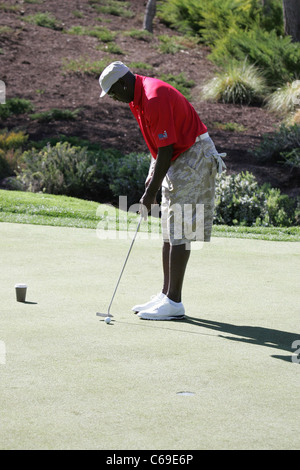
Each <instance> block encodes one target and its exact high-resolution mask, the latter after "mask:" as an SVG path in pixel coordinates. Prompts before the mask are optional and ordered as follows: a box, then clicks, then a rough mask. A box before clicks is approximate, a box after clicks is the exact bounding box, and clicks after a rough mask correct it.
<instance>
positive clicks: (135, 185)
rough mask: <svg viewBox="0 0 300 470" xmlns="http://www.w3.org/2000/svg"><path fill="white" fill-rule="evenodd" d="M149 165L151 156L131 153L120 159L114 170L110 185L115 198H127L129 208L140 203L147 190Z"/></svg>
mask: <svg viewBox="0 0 300 470" xmlns="http://www.w3.org/2000/svg"><path fill="white" fill-rule="evenodd" d="M149 164H150V159H149V155H148V154H144V153H130V154H129V155H125V156H123V157H122V158H120V160H119V161H118V164H117V165H115V166H114V168H112V173H111V183H110V185H109V187H110V189H111V191H112V193H113V195H114V197H115V198H117V197H118V196H120V195H122V196H127V203H128V206H131V205H132V204H134V203H137V202H139V200H140V198H141V196H142V195H143V193H144V190H145V180H146V177H147V174H148V170H149Z"/></svg>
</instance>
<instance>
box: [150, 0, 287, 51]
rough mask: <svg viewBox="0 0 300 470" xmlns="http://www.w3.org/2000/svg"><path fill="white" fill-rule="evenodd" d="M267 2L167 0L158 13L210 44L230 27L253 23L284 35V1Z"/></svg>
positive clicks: (170, 22)
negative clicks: (266, 5) (264, 5)
mask: <svg viewBox="0 0 300 470" xmlns="http://www.w3.org/2000/svg"><path fill="white" fill-rule="evenodd" d="M268 3H269V4H268V8H264V7H263V6H262V2H261V1H260V0H245V1H240V0H210V1H208V2H199V0H165V1H164V2H161V3H159V4H158V16H159V17H160V18H161V19H162V20H163V21H164V22H165V23H166V24H168V25H170V26H171V27H173V28H175V29H177V30H179V31H181V32H185V33H187V32H188V33H192V34H195V35H198V36H200V37H202V38H203V40H204V42H206V43H207V44H208V43H209V44H214V41H215V40H216V39H217V38H220V37H222V36H224V35H225V34H227V31H228V30H229V29H231V28H235V27H236V26H238V27H239V28H241V29H249V28H251V26H252V24H253V23H257V24H259V26H260V27H261V28H262V29H264V30H266V31H272V30H275V31H276V32H277V34H278V35H281V34H283V14H282V1H281V0H273V1H272V2H268Z"/></svg>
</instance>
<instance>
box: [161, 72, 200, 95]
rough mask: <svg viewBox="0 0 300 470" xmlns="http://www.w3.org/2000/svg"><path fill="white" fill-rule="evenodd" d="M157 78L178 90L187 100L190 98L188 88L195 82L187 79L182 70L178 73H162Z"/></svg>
mask: <svg viewBox="0 0 300 470" xmlns="http://www.w3.org/2000/svg"><path fill="white" fill-rule="evenodd" d="M159 78H160V79H161V80H163V81H165V82H167V83H168V84H169V85H172V86H173V87H174V88H176V89H177V90H178V91H180V93H182V94H183V95H184V96H185V97H186V99H187V100H190V99H191V95H190V88H192V87H193V86H194V85H195V83H194V81H193V80H187V78H186V76H185V74H184V73H183V72H181V73H179V74H178V75H172V74H162V75H160V77H159Z"/></svg>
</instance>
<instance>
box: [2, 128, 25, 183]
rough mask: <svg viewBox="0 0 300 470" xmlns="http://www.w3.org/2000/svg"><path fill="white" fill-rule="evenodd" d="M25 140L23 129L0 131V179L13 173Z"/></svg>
mask: <svg viewBox="0 0 300 470" xmlns="http://www.w3.org/2000/svg"><path fill="white" fill-rule="evenodd" d="M27 140H28V136H27V135H25V133H24V132H23V131H10V132H8V131H7V130H6V129H5V130H2V131H1V132H0V180H1V179H3V178H6V177H8V176H12V175H14V172H15V170H16V169H17V166H18V163H19V158H20V156H21V154H22V149H23V148H24V146H25V145H26V142H27Z"/></svg>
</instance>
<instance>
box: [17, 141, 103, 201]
mask: <svg viewBox="0 0 300 470" xmlns="http://www.w3.org/2000/svg"><path fill="white" fill-rule="evenodd" d="M22 163H23V164H22V166H21V168H20V169H19V172H18V180H19V181H21V182H22V184H23V186H24V189H26V190H28V191H32V192H39V191H43V192H46V193H50V194H64V195H66V196H76V197H82V198H89V197H91V196H92V195H93V196H96V195H97V194H98V193H100V194H101V191H102V189H103V188H102V186H103V184H105V183H106V182H105V169H104V168H103V167H101V152H100V153H99V154H96V153H94V152H89V151H88V150H87V149H86V148H84V147H83V148H82V147H76V146H71V145H70V144H69V143H68V142H64V143H60V142H59V143H57V144H56V145H55V146H53V147H52V146H51V145H50V144H48V145H47V146H46V147H44V148H43V149H42V150H37V149H34V148H33V149H31V150H28V151H26V152H24V154H23V156H22ZM104 166H105V162H104ZM97 185H98V186H99V187H98V188H97ZM95 192H96V194H95Z"/></svg>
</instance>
